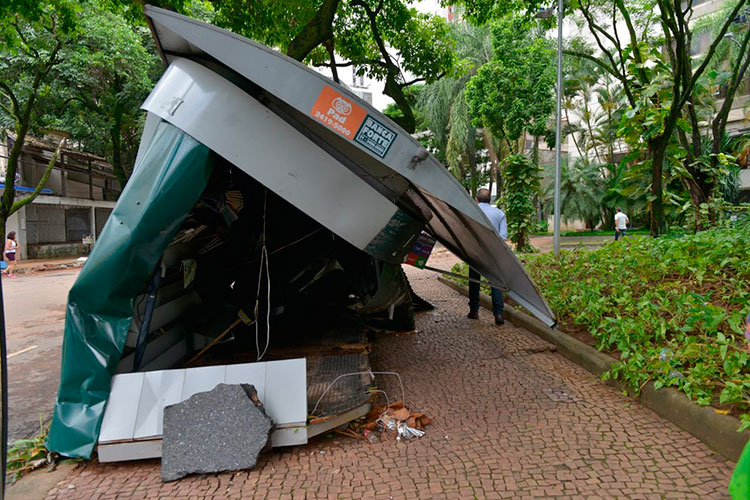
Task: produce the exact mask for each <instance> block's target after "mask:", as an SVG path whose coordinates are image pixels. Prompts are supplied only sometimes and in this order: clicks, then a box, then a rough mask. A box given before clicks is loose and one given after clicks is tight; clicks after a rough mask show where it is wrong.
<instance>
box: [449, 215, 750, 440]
mask: <svg viewBox="0 0 750 500" xmlns="http://www.w3.org/2000/svg"><path fill="white" fill-rule="evenodd" d="M522 258H523V260H524V262H525V265H526V269H527V270H528V272H529V273H530V275H531V277H532V278H533V279H534V281H535V282H536V283H537V285H538V286H539V287H540V288H541V291H542V293H543V294H544V296H545V298H546V299H547V301H548V303H549V304H550V307H552V309H553V310H554V312H555V314H556V315H557V316H558V319H559V320H560V323H561V325H563V329H565V328H566V325H567V328H575V329H581V330H585V331H588V332H590V334H591V336H592V338H593V339H594V341H595V343H596V347H597V348H598V349H600V350H605V351H617V352H619V357H620V359H619V361H617V362H616V363H615V364H614V365H613V368H612V370H611V371H610V372H609V373H606V374H605V375H604V378H609V377H613V378H616V379H619V380H622V381H624V382H626V383H627V384H628V385H629V386H630V387H631V388H632V389H633V390H634V391H636V392H638V391H639V390H640V388H642V387H643V386H644V385H645V384H646V383H647V382H648V381H653V382H654V385H655V387H656V388H657V389H658V388H661V387H664V386H672V387H675V388H677V389H679V390H681V391H682V392H684V393H685V394H686V395H687V396H688V397H690V398H691V399H693V400H695V401H696V402H697V403H698V404H700V405H711V404H713V405H714V406H717V407H724V408H725V409H727V410H732V411H733V413H737V414H739V415H740V419H741V421H742V425H741V427H740V430H743V429H746V428H750V351H749V350H748V346H747V344H746V343H745V340H744V338H743V331H744V324H743V320H744V317H745V315H746V314H747V312H748V308H749V307H750V225H742V226H740V227H736V228H733V229H712V230H708V231H703V232H700V233H697V234H694V235H685V236H681V237H673V238H658V239H652V238H631V239H627V240H620V241H616V242H615V241H613V242H611V243H609V244H607V245H605V246H604V247H602V248H599V249H595V250H586V249H576V250H573V251H562V252H560V257H559V259H556V258H555V257H554V255H553V254H552V253H547V254H530V255H524V256H523V257H522ZM454 272H458V273H462V274H465V265H457V266H455V267H454ZM459 281H460V280H459Z"/></svg>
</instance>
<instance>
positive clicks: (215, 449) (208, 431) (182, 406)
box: [161, 384, 272, 482]
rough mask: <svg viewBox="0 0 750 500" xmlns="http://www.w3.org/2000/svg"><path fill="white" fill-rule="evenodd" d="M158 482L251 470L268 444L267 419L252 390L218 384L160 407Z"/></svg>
mask: <svg viewBox="0 0 750 500" xmlns="http://www.w3.org/2000/svg"><path fill="white" fill-rule="evenodd" d="M163 427H164V430H163V438H162V458H161V479H162V481H164V482H167V481H175V480H177V479H180V478H181V477H184V476H187V475H188V474H195V473H197V474H202V473H214V472H222V471H231V470H240V469H250V468H252V467H255V464H256V462H257V460H258V455H259V454H260V452H262V451H263V450H264V449H266V448H267V447H268V446H269V444H270V442H271V427H272V422H271V418H270V417H269V416H268V415H266V412H265V411H264V410H263V406H262V404H261V403H260V401H258V397H257V393H256V391H255V387H253V386H252V385H245V384H242V385H240V384H235V385H228V384H219V385H217V386H216V387H215V388H214V389H213V390H211V391H208V392H200V393H198V394H195V395H193V396H192V397H190V398H189V399H187V400H185V401H183V402H181V403H177V404H174V405H171V406H167V407H166V408H164V424H163Z"/></svg>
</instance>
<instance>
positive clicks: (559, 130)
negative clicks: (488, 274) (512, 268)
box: [553, 0, 563, 255]
mask: <svg viewBox="0 0 750 500" xmlns="http://www.w3.org/2000/svg"><path fill="white" fill-rule="evenodd" d="M562 25H563V0H558V1H557V117H556V118H557V119H556V123H555V127H556V129H555V229H554V233H553V234H554V236H553V244H554V251H555V255H559V254H560V168H561V165H560V161H561V154H560V142H561V139H562V116H561V115H562V85H563V83H562V37H563V35H562V29H563V26H562Z"/></svg>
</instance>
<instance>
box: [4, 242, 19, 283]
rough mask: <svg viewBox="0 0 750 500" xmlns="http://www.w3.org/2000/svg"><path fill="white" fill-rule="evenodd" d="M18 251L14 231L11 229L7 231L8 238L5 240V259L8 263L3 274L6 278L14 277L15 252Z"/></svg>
mask: <svg viewBox="0 0 750 500" xmlns="http://www.w3.org/2000/svg"><path fill="white" fill-rule="evenodd" d="M17 251H18V241H16V232H15V231H11V232H9V233H8V239H6V240H5V261H6V262H7V263H8V269H7V270H6V271H5V274H7V275H8V278H15V277H16V275H15V274H13V271H14V270H15V268H16V253H17Z"/></svg>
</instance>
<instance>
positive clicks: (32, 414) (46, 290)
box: [2, 269, 80, 442]
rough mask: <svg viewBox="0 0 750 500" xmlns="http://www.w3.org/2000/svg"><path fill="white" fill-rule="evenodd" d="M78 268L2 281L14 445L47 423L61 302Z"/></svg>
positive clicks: (10, 429)
mask: <svg viewBox="0 0 750 500" xmlns="http://www.w3.org/2000/svg"><path fill="white" fill-rule="evenodd" d="M79 271H80V269H70V270H64V271H55V272H44V273H32V274H19V275H18V277H16V278H5V277H3V278H2V287H3V299H4V302H3V303H4V306H5V328H6V333H7V339H8V386H9V404H8V407H9V426H8V439H9V441H10V442H13V441H15V440H17V439H22V438H25V437H29V436H31V435H35V434H38V433H39V419H40V416H41V418H42V420H43V421H44V422H45V425H46V423H47V422H49V420H50V418H51V416H52V408H53V406H54V402H55V396H56V395H57V387H58V383H59V382H60V354H61V350H62V339H63V328H64V323H65V304H66V302H67V296H68V290H70V287H71V286H72V285H73V282H74V281H75V279H76V277H77V276H78V273H79Z"/></svg>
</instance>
